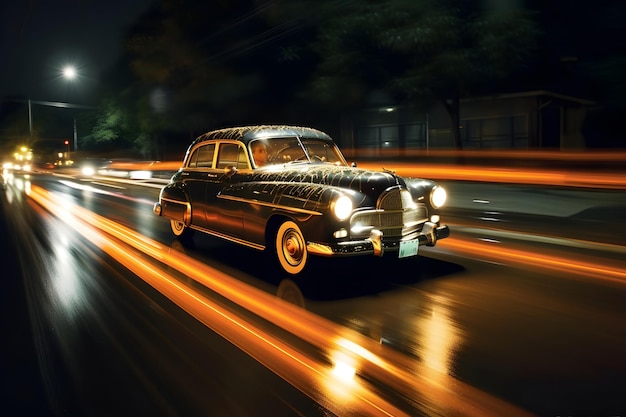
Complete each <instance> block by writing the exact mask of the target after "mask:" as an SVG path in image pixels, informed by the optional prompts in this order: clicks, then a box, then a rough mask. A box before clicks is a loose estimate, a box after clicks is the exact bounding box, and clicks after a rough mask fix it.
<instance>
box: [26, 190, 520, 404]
mask: <svg viewBox="0 0 626 417" xmlns="http://www.w3.org/2000/svg"><path fill="white" fill-rule="evenodd" d="M29 196H30V197H31V198H32V199H33V200H34V201H36V202H37V203H38V204H40V205H41V206H42V207H44V208H46V209H47V210H49V211H50V212H52V213H53V214H55V215H56V216H57V217H59V218H60V219H63V220H65V221H66V222H68V223H69V224H70V225H71V226H72V227H74V229H75V230H76V231H78V232H79V233H81V234H83V235H84V236H85V237H86V238H87V239H89V240H90V241H92V242H94V243H96V244H97V245H98V246H99V247H100V248H102V249H103V250H104V251H106V252H107V253H108V254H109V255H111V256H112V257H114V258H115V259H116V260H118V262H120V263H121V264H122V265H124V266H125V267H126V268H128V269H129V270H130V271H132V272H133V273H134V274H135V275H137V276H138V277H141V278H142V279H144V280H145V281H146V282H148V283H149V284H150V285H152V286H153V287H154V288H155V289H157V290H158V291H160V292H161V293H163V294H164V295H165V296H167V297H168V298H169V299H170V300H172V301H173V302H174V303H176V304H178V305H179V306H180V307H181V308H183V309H184V310H185V311H187V312H188V313H189V314H191V315H192V316H194V317H196V319H198V320H199V321H201V322H202V323H204V324H205V325H206V326H207V327H210V328H211V329H213V330H215V331H216V332H218V333H219V334H220V335H222V337H224V338H226V339H227V340H229V341H231V342H232V343H233V344H234V345H236V346H238V347H239V348H240V349H242V350H243V351H245V352H246V353H247V354H249V355H250V356H252V357H253V358H255V359H256V360H258V361H259V362H260V363H262V364H263V365H264V366H266V367H267V368H268V369H270V370H272V371H273V372H274V373H276V374H277V375H279V376H280V377H282V378H283V379H284V380H285V381H287V382H289V383H290V384H292V385H293V386H294V387H296V388H298V389H299V390H300V391H302V392H303V393H304V394H306V395H308V396H309V397H311V398H312V399H314V400H315V401H317V402H318V403H319V404H321V405H323V406H324V407H326V408H328V409H329V410H331V411H333V412H335V413H336V414H338V415H345V414H351V415H383V416H391V415H394V416H401V415H406V412H404V411H402V410H400V409H398V408H397V407H396V406H394V405H392V404H391V403H389V402H388V401H387V400H385V399H384V398H382V397H381V396H380V395H379V394H378V393H377V392H378V391H377V390H370V389H369V388H368V387H369V385H368V383H367V382H366V381H367V380H372V381H378V382H379V383H382V384H385V385H386V386H387V387H389V389H391V390H393V391H394V392H396V393H397V394H400V395H403V396H405V397H406V398H408V399H411V400H412V401H415V402H416V403H417V404H420V405H421V406H423V407H426V408H425V409H427V410H431V411H434V412H435V413H438V414H442V415H464V416H500V415H511V416H526V415H529V414H528V413H527V412H525V411H524V410H521V409H519V408H518V407H516V406H513V405H511V404H508V403H506V402H504V401H502V400H500V399H498V398H495V397H492V396H490V395H489V394H487V393H484V392H482V391H480V390H478V389H475V388H473V387H471V386H469V385H466V384H464V383H462V382H461V381H458V380H456V379H454V378H452V377H450V376H449V375H445V374H441V375H439V374H438V375H437V377H436V378H434V377H433V371H432V370H430V369H428V368H427V367H425V366H424V365H423V364H421V363H419V362H418V361H416V360H414V359H412V358H409V357H407V356H405V355H402V354H400V353H399V352H396V351H394V350H392V349H390V348H388V347H387V346H385V345H383V344H380V343H378V342H376V341H374V340H372V339H370V338H367V337H365V336H363V335H361V334H359V333H357V332H354V331H352V330H350V329H347V328H345V327H343V326H340V325H338V324H336V323H333V322H331V321H329V320H327V319H324V318H322V317H320V316H317V315H315V314H313V313H311V312H309V311H307V310H304V309H301V308H299V307H297V306H295V305H292V304H290V303H288V302H286V301H284V300H281V299H279V298H277V297H275V296H274V295H271V294H268V293H266V292H264V291H261V290H259V289H257V288H254V287H251V286H249V285H247V284H245V283H243V282H241V281H239V280H237V279H235V278H233V277H230V276H228V275H226V274H224V273H223V272H221V271H219V270H216V269H214V268H211V267H210V266H208V265H206V264H203V263H202V262H199V261H197V260H195V259H194V258H191V257H189V256H187V255H185V254H184V253H180V252H175V253H172V250H171V249H170V248H169V247H168V246H164V245H162V244H161V243H159V242H156V241H153V240H151V239H149V238H147V237H145V236H142V235H140V234H138V233H136V232H134V231H133V230H131V229H128V228H126V227H125V226H123V225H121V224H118V223H115V222H113V221H111V220H109V219H106V218H104V217H101V216H98V215H96V214H95V213H92V212H90V211H88V210H86V209H84V208H82V207H80V206H77V205H74V204H72V203H68V202H65V201H59V199H58V198H55V196H54V195H52V194H51V193H49V192H48V191H46V190H45V189H43V188H40V187H37V186H33V187H31V189H30V191H29ZM102 232H104V233H102ZM144 255H147V256H149V257H150V258H152V259H153V261H149V259H147V258H146V256H144ZM154 261H158V262H154ZM168 267H169V268H173V269H176V270H178V271H179V272H181V273H182V274H184V275H186V276H187V277H189V278H191V279H193V280H195V281H197V282H199V283H201V284H203V285H204V286H206V287H207V288H209V289H211V290H213V291H215V292H216V293H218V294H220V295H222V296H224V297H226V298H227V299H229V300H231V301H232V302H234V303H236V304H238V305H240V306H241V307H243V308H245V309H247V310H249V311H251V312H253V313H254V314H255V315H258V316H260V317H261V318H263V319H265V320H267V321H269V322H271V323H273V324H274V325H276V326H279V327H281V328H283V329H284V330H286V331H288V332H289V333H291V334H292V335H294V336H296V337H299V338H301V339H302V340H304V341H306V342H308V343H309V344H311V345H312V346H314V347H316V348H318V349H319V350H320V351H321V352H325V354H326V355H328V356H329V358H327V360H323V359H320V358H316V357H312V356H308V355H307V354H305V353H303V352H299V351H297V350H295V349H294V348H293V347H291V346H289V345H288V343H287V342H285V341H283V340H280V339H278V338H277V337H275V336H273V335H271V334H269V333H268V332H267V331H264V330H262V329H261V328H260V326H259V325H255V324H254V322H253V321H254V319H253V318H247V319H246V318H244V317H241V316H238V315H237V313H234V312H232V311H229V310H227V309H224V308H222V307H220V306H219V305H217V304H216V303H213V302H211V301H210V300H209V299H208V298H207V297H206V296H204V295H202V294H200V293H198V292H196V291H194V290H193V289H192V288H190V287H188V286H186V285H184V284H181V282H180V281H179V280H178V279H177V278H176V277H173V276H172V275H171V274H170V273H168V272H167V268H168ZM333 352H334V353H335V354H333ZM337 352H339V353H340V355H342V356H344V357H346V358H352V362H353V363H354V364H355V377H354V378H353V379H352V383H351V384H348V383H346V382H342V381H341V380H340V379H338V377H336V376H334V375H333V365H335V366H338V365H341V364H338V363H335V364H332V363H329V362H332V359H330V357H331V356H332V357H335V355H336V353H337ZM361 377H363V378H361ZM338 386H339V387H341V388H342V389H338Z"/></svg>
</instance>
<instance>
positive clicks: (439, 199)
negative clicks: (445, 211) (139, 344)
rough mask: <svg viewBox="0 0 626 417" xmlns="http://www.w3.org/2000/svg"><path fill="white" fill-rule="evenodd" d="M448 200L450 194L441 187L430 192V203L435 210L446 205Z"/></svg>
mask: <svg viewBox="0 0 626 417" xmlns="http://www.w3.org/2000/svg"><path fill="white" fill-rule="evenodd" d="M447 198H448V194H447V193H446V190H445V189H443V188H442V187H440V186H436V187H435V188H433V189H432V191H431V192H430V203H431V204H432V205H433V207H435V208H439V207H442V206H443V205H444V204H445V203H446V199H447Z"/></svg>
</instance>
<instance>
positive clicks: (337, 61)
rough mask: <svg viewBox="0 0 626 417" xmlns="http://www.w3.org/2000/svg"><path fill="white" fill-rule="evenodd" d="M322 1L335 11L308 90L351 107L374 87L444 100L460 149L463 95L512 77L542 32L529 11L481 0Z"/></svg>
mask: <svg viewBox="0 0 626 417" xmlns="http://www.w3.org/2000/svg"><path fill="white" fill-rule="evenodd" d="M323 4H325V5H326V6H327V7H329V8H330V9H328V11H327V13H326V15H327V19H326V21H325V22H324V24H323V25H322V26H321V28H320V33H319V36H318V39H317V41H316V42H315V44H314V50H315V51H316V52H317V54H318V55H319V57H320V60H321V62H320V65H319V66H318V68H317V75H316V76H315V77H314V79H313V82H312V84H311V90H310V96H311V97H315V98H317V99H319V100H322V101H325V102H331V101H332V102H334V103H335V104H340V105H341V106H345V107H351V106H360V105H364V104H366V103H367V100H368V96H369V95H370V94H371V92H372V91H373V90H374V91H375V90H384V91H386V92H387V93H389V95H390V96H391V97H393V98H394V100H396V101H397V102H400V103H402V102H404V103H407V102H415V101H417V100H439V101H441V102H442V103H443V104H444V106H445V107H446V109H447V110H448V112H449V114H450V117H451V122H452V128H453V132H454V133H455V139H456V140H455V142H456V144H457V146H459V147H460V140H459V135H458V129H457V128H456V127H457V126H458V119H459V116H458V111H459V104H458V103H459V99H460V98H461V97H463V96H468V95H469V94H476V93H484V92H489V91H493V90H495V89H498V88H501V87H502V84H501V83H502V82H504V81H507V82H510V81H511V75H512V74H515V73H516V71H519V69H520V68H521V66H523V65H524V63H526V62H527V60H528V58H529V57H530V55H531V54H532V52H533V51H534V49H535V47H534V45H535V41H536V38H537V35H538V33H539V32H538V29H537V28H536V26H535V24H534V22H533V20H532V18H531V16H530V15H529V13H528V12H526V11H524V10H522V9H516V8H496V9H493V8H483V7H481V4H482V2H477V1H467V2H459V1H445V0H443V1H435V0H382V1H376V2H373V1H364V2H356V1H355V2H325V3H323ZM338 7H340V8H341V10H340V12H338V11H339V10H336V11H335V12H333V10H332V9H333V8H335V9H337V8H338ZM338 97H341V98H342V101H341V102H340V103H337V98H338Z"/></svg>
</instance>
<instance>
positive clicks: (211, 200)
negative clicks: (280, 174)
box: [206, 141, 250, 237]
mask: <svg viewBox="0 0 626 417" xmlns="http://www.w3.org/2000/svg"><path fill="white" fill-rule="evenodd" d="M249 169H250V162H249V160H248V157H247V154H246V151H245V149H244V147H243V145H241V144H240V143H238V142H233V141H229V142H220V143H219V146H218V149H217V157H216V158H215V167H214V169H212V170H211V173H210V175H209V178H208V181H207V188H206V200H207V205H206V216H207V224H208V225H209V229H211V230H214V231H217V232H220V233H223V234H226V235H228V236H233V237H241V236H242V232H243V205H242V203H241V202H236V201H233V200H231V199H224V198H220V197H219V194H220V191H222V189H223V188H224V187H227V186H229V185H231V184H234V183H237V182H239V181H240V180H241V178H242V177H243V176H242V175H240V174H239V173H238V171H246V170H249Z"/></svg>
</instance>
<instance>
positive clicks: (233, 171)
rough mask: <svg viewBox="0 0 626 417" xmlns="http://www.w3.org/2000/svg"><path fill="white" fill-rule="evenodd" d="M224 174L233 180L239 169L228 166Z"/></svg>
mask: <svg viewBox="0 0 626 417" xmlns="http://www.w3.org/2000/svg"><path fill="white" fill-rule="evenodd" d="M224 173H225V174H226V177H227V178H231V177H232V176H233V175H235V174H236V173H237V167H236V166H234V165H228V166H227V167H226V168H224Z"/></svg>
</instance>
